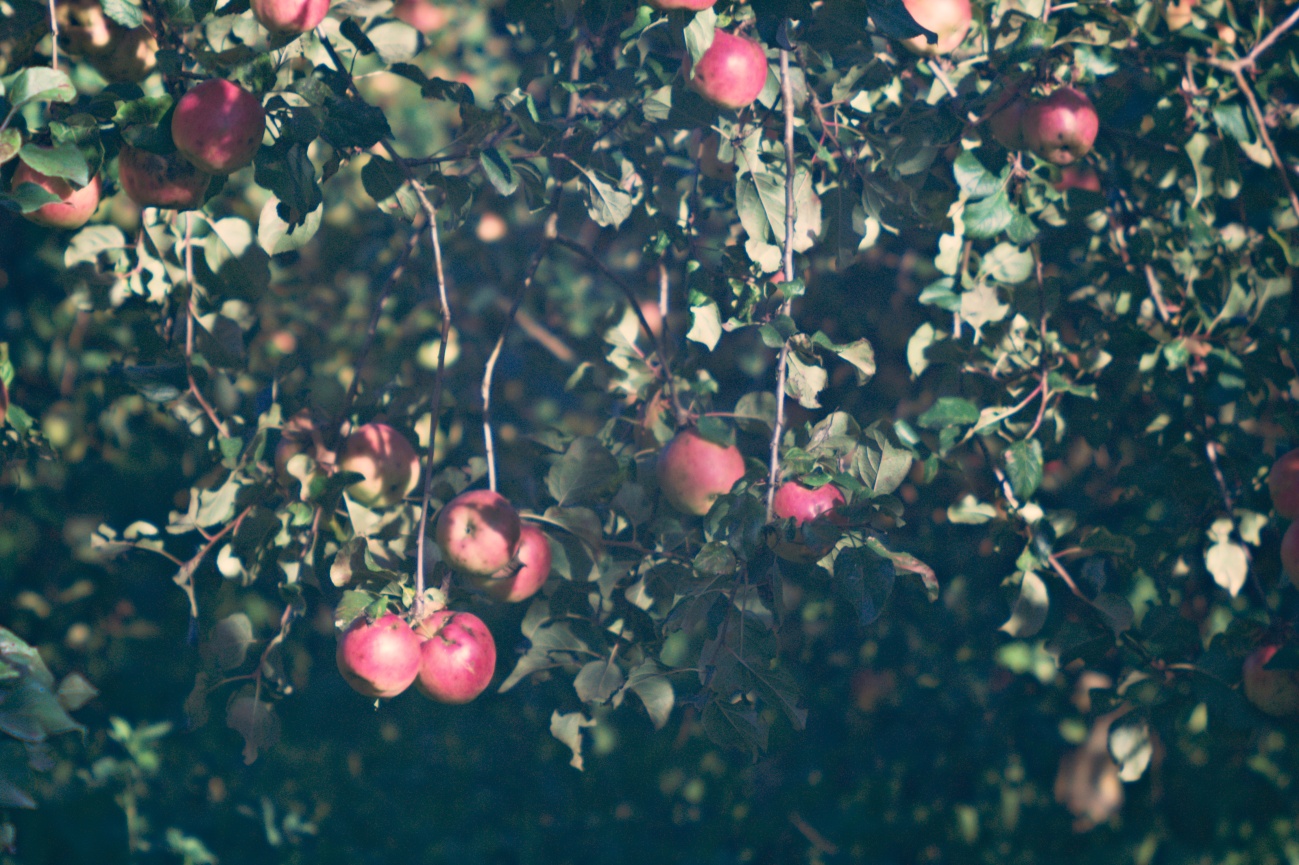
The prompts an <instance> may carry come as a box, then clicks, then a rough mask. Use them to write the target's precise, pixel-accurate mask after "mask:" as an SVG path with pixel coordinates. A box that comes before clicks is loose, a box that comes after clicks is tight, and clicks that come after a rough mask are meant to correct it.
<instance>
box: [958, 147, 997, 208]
mask: <svg viewBox="0 0 1299 865" xmlns="http://www.w3.org/2000/svg"><path fill="white" fill-rule="evenodd" d="M952 174H953V175H955V177H956V183H957V185H958V186H960V187H961V189H962V190H963V191H964V192H966V193H968V194H969V196H970V198H971V199H973V200H978V199H980V198H987V197H988V196H989V195H992V194H993V193H995V192H997V191H998V190H1000V189H1004V188H1005V185H1006V180H1007V178H1009V177H1010V168H1009V167H1007V168H1005V169H1003V170H1002V172H1001V175H1000V176H998V175H996V174H993V173H992V172H991V171H989V170H988V169H987V168H985V167H984V166H983V163H982V162H980V161H979V157H978V156H977V155H975V153H974V151H971V150H965V151H962V152H961V154H960V155H959V156H957V157H956V161H955V162H953V163H952Z"/></svg>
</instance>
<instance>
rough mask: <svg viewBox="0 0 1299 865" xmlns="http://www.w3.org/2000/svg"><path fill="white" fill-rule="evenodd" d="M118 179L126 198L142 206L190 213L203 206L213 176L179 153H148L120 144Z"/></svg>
mask: <svg viewBox="0 0 1299 865" xmlns="http://www.w3.org/2000/svg"><path fill="white" fill-rule="evenodd" d="M117 179H118V181H119V182H120V183H121V185H122V191H123V192H125V193H126V196H127V197H128V198H130V199H131V200H132V201H134V202H135V203H136V204H138V205H140V206H141V207H164V208H170V209H172V210H193V209H195V208H196V207H200V206H202V204H203V195H204V193H206V192H207V188H208V184H209V183H211V182H212V175H210V174H207V173H206V172H203V171H200V170H199V169H197V168H195V167H194V165H193V164H192V163H191V162H189V160H187V159H185V158H184V157H183V156H181V155H180V154H179V153H168V154H166V155H163V154H158V153H151V152H149V151H148V150H144V149H142V148H139V147H133V146H132V145H130V144H123V145H122V150H121V152H120V153H119V154H118V157H117Z"/></svg>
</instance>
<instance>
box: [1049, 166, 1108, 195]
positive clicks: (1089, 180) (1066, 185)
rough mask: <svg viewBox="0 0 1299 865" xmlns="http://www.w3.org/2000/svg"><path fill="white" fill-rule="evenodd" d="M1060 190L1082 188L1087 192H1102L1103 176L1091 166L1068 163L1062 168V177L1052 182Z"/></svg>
mask: <svg viewBox="0 0 1299 865" xmlns="http://www.w3.org/2000/svg"><path fill="white" fill-rule="evenodd" d="M1051 185H1052V186H1053V187H1055V188H1056V190H1058V191H1059V192H1064V191H1066V190H1069V189H1081V190H1083V191H1085V192H1100V191H1101V178H1100V175H1099V174H1097V173H1096V172H1095V171H1093V170H1092V169H1090V168H1079V167H1078V166H1076V165H1066V166H1065V167H1064V168H1063V169H1061V170H1060V179H1059V180H1057V181H1056V182H1055V183H1052V184H1051Z"/></svg>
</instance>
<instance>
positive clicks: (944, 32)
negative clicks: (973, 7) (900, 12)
mask: <svg viewBox="0 0 1299 865" xmlns="http://www.w3.org/2000/svg"><path fill="white" fill-rule="evenodd" d="M902 5H903V6H905V7H907V11H908V12H910V13H911V17H912V18H914V19H915V20H916V23H917V24H919V25H920V26H921V27H924V28H925V29H926V30H932V31H934V33H936V34H938V41H937V42H935V43H934V44H932V45H931V44H929V42H928V41H926V39H925V37H924V36H923V35H921V36H913V37H911V38H910V39H904V40H903V41H902V44H903V45H905V46H906V48H907V50H908V51H911V52H912V53H915V54H921V55H923V56H925V57H938V56H941V55H943V54H951V53H952V52H953V51H955V50H956V49H957V48H959V47H960V45H961V43H962V42H964V41H965V36H966V34H968V33H969V32H970V22H971V21H972V20H973V15H972V13H971V11H970V0H902Z"/></svg>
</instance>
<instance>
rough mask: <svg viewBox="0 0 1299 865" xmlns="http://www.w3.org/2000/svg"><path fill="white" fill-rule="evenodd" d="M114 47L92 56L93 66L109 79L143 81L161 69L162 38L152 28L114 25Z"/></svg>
mask: <svg viewBox="0 0 1299 865" xmlns="http://www.w3.org/2000/svg"><path fill="white" fill-rule="evenodd" d="M112 34H113V43H112V45H111V46H110V48H109V49H108V50H107V51H105V52H103V53H100V54H95V55H93V56H92V57H91V58H90V63H91V65H92V66H94V67H95V69H96V70H98V72H99V74H100V75H102V76H104V77H105V78H106V79H108V80H109V81H136V82H139V81H143V80H144V79H146V78H148V77H149V75H151V74H152V73H153V70H155V69H157V68H158V40H157V39H156V38H155V37H154V35H153V33H152V31H150V30H149V28H148V27H133V28H131V29H127V28H125V27H119V26H118V25H116V24H114V25H112Z"/></svg>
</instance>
